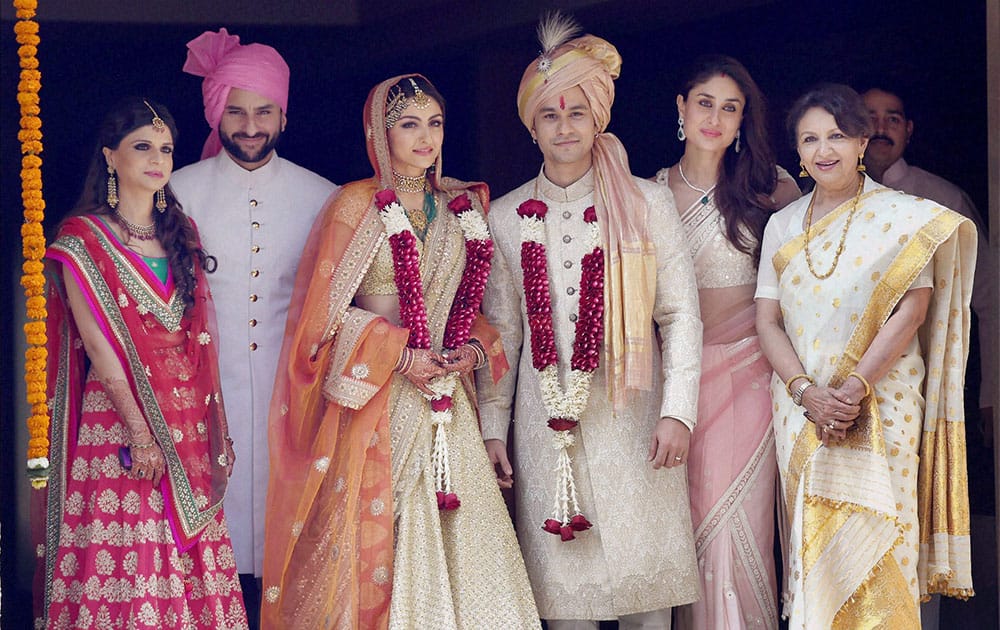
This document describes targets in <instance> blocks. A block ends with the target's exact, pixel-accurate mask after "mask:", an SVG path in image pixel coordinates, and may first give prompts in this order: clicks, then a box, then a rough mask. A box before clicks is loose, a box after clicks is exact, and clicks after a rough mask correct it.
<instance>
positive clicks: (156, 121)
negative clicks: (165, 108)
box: [142, 99, 167, 133]
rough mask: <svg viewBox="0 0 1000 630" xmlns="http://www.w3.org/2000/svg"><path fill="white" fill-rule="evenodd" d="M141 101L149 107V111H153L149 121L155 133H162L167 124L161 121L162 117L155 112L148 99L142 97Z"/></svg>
mask: <svg viewBox="0 0 1000 630" xmlns="http://www.w3.org/2000/svg"><path fill="white" fill-rule="evenodd" d="M142 103H143V104H144V105H145V106H146V107H148V108H149V111H151V112H153V120H152V122H151V124H152V125H153V129H155V130H156V132H157V133H162V132H163V130H164V129H166V128H167V124H166V123H165V122H163V119H162V118H160V115H159V114H157V113H156V110H155V109H153V106H152V105H150V104H149V101H147V100H146V99H142Z"/></svg>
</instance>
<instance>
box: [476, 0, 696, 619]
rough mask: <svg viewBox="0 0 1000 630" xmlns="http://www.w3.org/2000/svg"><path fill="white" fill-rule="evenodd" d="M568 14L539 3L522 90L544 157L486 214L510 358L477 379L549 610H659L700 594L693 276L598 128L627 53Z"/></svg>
mask: <svg viewBox="0 0 1000 630" xmlns="http://www.w3.org/2000/svg"><path fill="white" fill-rule="evenodd" d="M577 31H578V27H577V26H576V24H575V23H574V22H573V21H572V20H567V19H566V18H564V17H562V16H559V15H558V14H557V15H554V16H550V17H549V18H547V19H546V20H545V21H543V24H542V25H541V26H540V27H539V36H540V39H541V41H542V50H544V51H545V52H543V53H542V55H541V56H540V57H539V58H538V59H536V60H534V61H532V63H531V64H530V65H529V66H528V68H527V69H526V70H525V72H524V76H523V78H522V79H521V85H520V89H519V90H518V95H517V106H518V114H519V115H520V117H521V121H522V122H523V123H524V126H525V127H527V128H528V130H529V131H530V132H531V136H532V139H533V141H534V142H535V143H536V144H537V145H538V148H539V149H540V150H541V152H542V157H543V165H542V169H541V172H540V173H539V174H538V176H537V177H535V178H534V179H532V180H531V181H529V182H527V183H526V184H524V185H523V186H521V187H520V188H517V189H515V190H514V191H512V192H510V193H508V194H507V195H505V196H504V197H502V198H500V199H499V200H496V201H494V202H493V204H492V209H491V211H490V215H489V223H490V232H491V234H492V235H493V238H494V242H495V248H496V250H495V259H494V264H493V268H492V271H491V275H490V280H489V283H488V285H487V289H486V296H485V299H484V301H483V310H484V312H485V313H486V316H487V318H488V319H489V320H490V321H491V322H492V323H494V325H495V326H496V327H497V329H498V330H499V332H500V334H501V338H502V339H503V344H504V350H505V351H506V353H507V358H508V360H509V361H510V364H511V366H512V369H511V370H510V372H509V373H508V374H507V375H506V376H504V378H503V379H501V381H500V382H499V383H497V385H496V386H489V385H486V386H485V387H484V388H483V389H482V391H481V397H480V417H481V421H482V432H483V437H484V439H485V440H486V448H487V451H488V452H489V454H490V458H491V460H492V461H493V462H494V463H496V464H498V467H499V470H500V473H499V477H500V483H501V485H509V484H510V483H512V481H513V479H512V476H513V472H514V471H513V469H512V467H511V464H510V462H509V460H508V456H507V450H506V440H507V438H508V430H509V428H510V419H511V417H512V416H513V418H514V430H513V440H514V451H515V453H516V455H517V457H516V458H515V459H516V462H517V466H518V468H517V474H516V478H517V483H516V484H515V485H514V487H515V495H516V498H517V510H516V514H517V530H518V537H519V539H520V541H521V545H522V549H523V551H524V558H525V564H526V566H527V569H528V576H529V578H530V579H531V583H532V588H533V590H534V594H535V600H536V603H537V604H538V610H539V613H540V614H541V616H542V617H543V618H544V619H546V620H547V621H548V627H549V628H551V629H553V630H565V629H567V628H594V629H596V628H597V627H598V624H597V620H601V619H618V620H619V627H621V628H669V627H670V618H671V610H670V609H671V607H673V606H677V605H681V604H686V603H689V602H692V601H694V600H695V599H697V598H698V595H699V593H698V588H699V587H698V573H697V566H696V560H695V553H694V540H693V534H692V531H691V515H690V512H689V508H688V497H687V477H686V467H685V465H684V464H685V461H686V459H687V453H688V444H689V440H690V436H691V430H692V429H693V428H694V424H695V420H696V410H697V399H698V383H699V377H700V360H701V321H700V319H699V313H698V293H697V288H696V285H695V278H694V270H693V267H692V263H691V259H690V258H689V256H688V253H687V251H686V249H685V247H684V244H683V241H682V235H683V231H682V228H681V224H680V219H679V216H678V214H677V210H676V208H675V206H674V201H673V197H672V196H671V194H670V190H669V189H668V188H667V187H665V186H658V185H656V184H653V183H651V182H647V181H645V180H642V179H639V178H636V177H634V176H632V174H631V173H630V172H629V167H628V157H627V155H626V153H625V149H624V147H623V146H622V144H621V142H620V141H619V140H618V138H616V137H615V136H614V135H612V134H611V133H608V132H607V131H606V129H607V126H608V124H609V122H610V120H611V105H612V103H613V102H614V96H615V91H614V79H615V78H617V77H618V74H619V72H620V69H621V57H620V56H619V54H618V51H617V50H616V49H615V47H614V46H612V45H611V44H610V43H608V42H607V41H605V40H603V39H601V38H599V37H594V36H592V35H584V36H582V37H574V36H575V35H576V33H577ZM657 334H658V335H659V338H660V343H659V344H658V343H657V342H656V336H657ZM522 342H523V350H522ZM487 381H488V379H480V384H485V383H486V382H487ZM512 410H513V413H512Z"/></svg>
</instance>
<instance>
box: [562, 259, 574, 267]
mask: <svg viewBox="0 0 1000 630" xmlns="http://www.w3.org/2000/svg"><path fill="white" fill-rule="evenodd" d="M572 266H573V261H572V260H564V261H563V267H565V268H567V269H569V268H570V267H572Z"/></svg>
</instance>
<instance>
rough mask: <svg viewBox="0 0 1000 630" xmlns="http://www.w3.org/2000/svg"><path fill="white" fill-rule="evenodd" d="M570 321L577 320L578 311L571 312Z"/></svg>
mask: <svg viewBox="0 0 1000 630" xmlns="http://www.w3.org/2000/svg"><path fill="white" fill-rule="evenodd" d="M569 321H571V322H574V323H575V322H576V313H570V314H569Z"/></svg>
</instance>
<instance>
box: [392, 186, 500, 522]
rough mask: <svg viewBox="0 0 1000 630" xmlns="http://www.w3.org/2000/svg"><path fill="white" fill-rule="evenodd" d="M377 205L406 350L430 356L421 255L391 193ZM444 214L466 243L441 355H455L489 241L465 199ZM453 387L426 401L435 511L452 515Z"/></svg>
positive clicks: (452, 383) (444, 381) (472, 313)
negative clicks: (404, 329) (431, 440)
mask: <svg viewBox="0 0 1000 630" xmlns="http://www.w3.org/2000/svg"><path fill="white" fill-rule="evenodd" d="M375 205H376V207H378V209H379V215H380V216H381V218H382V222H383V224H385V231H386V234H388V235H389V246H390V248H391V249H392V263H393V269H394V271H395V280H396V292H397V294H398V297H399V318H400V321H401V322H402V324H403V325H404V326H405V327H407V328H409V329H410V339H409V342H408V343H407V345H408V346H409V347H411V348H414V349H423V350H428V349H430V347H431V335H430V330H429V328H428V325H427V307H426V305H425V304H424V290H423V280H422V278H421V277H420V252H419V251H418V250H417V246H416V243H417V238H416V236H415V235H414V233H413V225H412V224H411V223H410V220H409V218H408V217H407V216H406V210H405V209H404V208H403V206H402V205H401V204H400V203H399V200H398V199H397V198H396V193H395V192H393V191H392V190H388V189H386V190H382V191H379V192H378V193H376V194H375ZM448 209H449V210H451V211H452V213H454V214H455V216H456V217H458V222H459V225H460V226H461V228H462V234H463V236H464V237H465V270H464V271H463V272H462V279H461V281H460V282H459V285H458V291H457V292H456V294H455V299H454V301H453V302H452V305H451V311H450V312H449V313H448V322H447V324H446V325H445V331H444V339H443V346H444V350H445V351H449V350H456V349H458V348H460V347H461V346H463V345H465V344H466V343H468V341H469V330H470V329H471V328H472V322H473V321H474V320H475V318H476V313H478V312H479V306H480V305H481V304H482V301H483V291H484V290H485V289H486V279H487V278H488V277H489V275H490V261H491V259H492V258H493V240H492V239H491V238H490V233H489V229H488V228H487V226H486V221H485V220H484V219H483V217H482V215H481V214H480V213H479V212H476V211H475V210H473V209H472V201H471V200H470V199H469V196H468V194H466V193H462V194H461V195H459V196H457V197H455V198H453V199H452V200H451V201H449V202H448ZM457 385H458V377H457V376H456V374H455V373H454V372H451V373H449V374H447V375H446V376H444V377H442V378H439V379H435V380H434V381H432V382H431V383H430V384H429V385H428V387H429V388H430V389H431V390H432V391H433V392H434V396H433V397H431V398H430V405H431V426H433V427H434V444H433V447H432V450H431V466H432V468H433V472H434V487H435V491H436V493H437V501H438V508H439V509H442V510H454V509H456V508H457V507H458V506H459V505H461V501H459V499H458V495H456V494H455V493H454V492H452V489H451V468H450V465H449V459H448V438H447V434H446V433H445V426H446V425H448V424H450V423H451V419H452V394H454V393H455V388H456V387H457Z"/></svg>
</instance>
